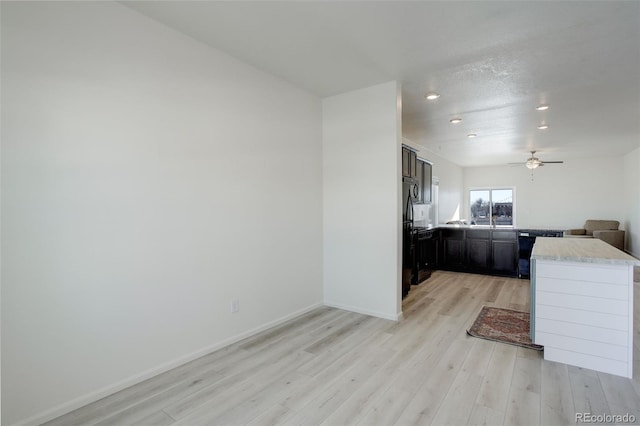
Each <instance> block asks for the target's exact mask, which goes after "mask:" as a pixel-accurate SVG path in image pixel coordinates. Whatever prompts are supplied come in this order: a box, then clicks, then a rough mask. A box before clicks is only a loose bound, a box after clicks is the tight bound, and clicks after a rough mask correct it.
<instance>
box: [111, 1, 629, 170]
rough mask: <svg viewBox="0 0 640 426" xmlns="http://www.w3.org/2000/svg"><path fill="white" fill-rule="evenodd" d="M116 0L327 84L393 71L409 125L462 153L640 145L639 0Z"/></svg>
mask: <svg viewBox="0 0 640 426" xmlns="http://www.w3.org/2000/svg"><path fill="white" fill-rule="evenodd" d="M121 3H122V4H124V5H126V6H128V7H131V8H133V9H135V10H138V11H139V12H141V13H142V14H144V15H146V16H148V17H151V18H153V19H155V20H157V21H159V22H162V23H164V24H166V25H167V26H169V27H171V28H173V29H175V30H177V31H179V32H182V33H184V34H187V35H189V36H191V37H193V38H195V39H197V40H200V41H202V42H204V43H206V44H208V45H210V46H212V47H215V48H217V49H220V50H222V51H225V52H227V53H228V54H230V55H232V56H235V57H237V58H238V59H240V60H242V61H244V62H247V63H249V64H252V65H253V66H255V67H257V68H260V69H263V70H265V71H268V72H270V73H272V74H275V75H278V76H280V77H282V78H283V79H286V80H288V81H290V82H291V83H293V84H295V85H297V86H299V87H302V88H305V89H307V90H309V91H311V92H313V93H315V94H317V95H318V96H321V97H325V96H330V95H334V94H338V93H343V92H347V91H350V90H355V89H360V88H364V87H368V86H371V85H374V84H378V83H383V82H386V81H390V80H398V81H399V82H401V84H402V102H403V114H402V117H403V135H404V137H406V138H407V139H409V140H411V141H413V142H415V143H417V144H420V145H422V146H424V147H426V148H427V149H429V150H432V151H433V152H435V153H437V154H439V155H441V156H442V157H445V158H447V159H449V160H451V161H453V162H454V163H456V164H459V165H461V166H480V165H493V164H506V163H507V162H514V161H524V160H525V159H526V158H527V156H528V151H530V150H534V149H535V150H537V151H538V156H539V157H540V158H541V159H542V160H559V159H563V160H567V159H573V158H593V157H601V156H617V155H623V154H625V153H627V152H630V151H631V150H633V149H635V148H637V147H639V146H640V2H635V1H625V2H622V1H609V2H604V1H603V2H565V1H558V2H526V1H522V2H521V1H518V2H506V1H498V2H485V1H472V2H461V1H455V2H403V1H394V2H269V1H258V2H210V1H195V2H184V1H158V2H156V1H143V2H126V1H125V2H121ZM428 91H436V92H438V93H440V94H441V97H440V99H438V100H437V101H435V102H426V101H425V99H424V94H425V93H426V92H428ZM540 103H548V104H549V105H550V106H551V108H550V109H549V110H548V111H545V112H538V111H535V109H534V108H535V106H536V105H538V104H540ZM453 117H460V118H462V119H463V121H462V123H460V124H457V125H452V124H450V123H449V120H450V119H451V118H453ZM543 122H544V123H546V124H548V125H549V129H547V130H544V131H542V130H538V129H537V126H538V125H539V124H541V123H543ZM469 133H476V134H477V135H478V136H477V137H476V138H474V139H469V138H467V137H466V135H467V134H469Z"/></svg>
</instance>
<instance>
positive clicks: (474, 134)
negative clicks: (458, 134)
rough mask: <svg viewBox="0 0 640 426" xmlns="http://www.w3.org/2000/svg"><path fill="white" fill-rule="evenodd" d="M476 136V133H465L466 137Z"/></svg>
mask: <svg viewBox="0 0 640 426" xmlns="http://www.w3.org/2000/svg"><path fill="white" fill-rule="evenodd" d="M476 136H478V134H477V133H469V134H468V135H467V137H468V138H475V137H476Z"/></svg>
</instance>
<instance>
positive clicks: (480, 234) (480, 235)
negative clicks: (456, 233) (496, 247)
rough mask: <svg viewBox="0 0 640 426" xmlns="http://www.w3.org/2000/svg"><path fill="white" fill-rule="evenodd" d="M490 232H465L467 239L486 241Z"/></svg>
mask: <svg viewBox="0 0 640 426" xmlns="http://www.w3.org/2000/svg"><path fill="white" fill-rule="evenodd" d="M490 235H491V231H489V230H488V229H470V230H468V231H467V238H473V239H481V240H488V239H489V236H490Z"/></svg>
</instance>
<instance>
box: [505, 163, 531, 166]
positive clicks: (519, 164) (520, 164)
mask: <svg viewBox="0 0 640 426" xmlns="http://www.w3.org/2000/svg"><path fill="white" fill-rule="evenodd" d="M507 164H508V165H510V166H524V165H525V164H527V163H507Z"/></svg>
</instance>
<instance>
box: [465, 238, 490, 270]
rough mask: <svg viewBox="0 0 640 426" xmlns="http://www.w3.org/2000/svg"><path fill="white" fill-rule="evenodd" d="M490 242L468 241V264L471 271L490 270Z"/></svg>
mask: <svg viewBox="0 0 640 426" xmlns="http://www.w3.org/2000/svg"><path fill="white" fill-rule="evenodd" d="M489 253H490V242H489V240H473V239H469V240H467V264H466V267H467V269H469V270H485V269H488V268H489Z"/></svg>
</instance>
